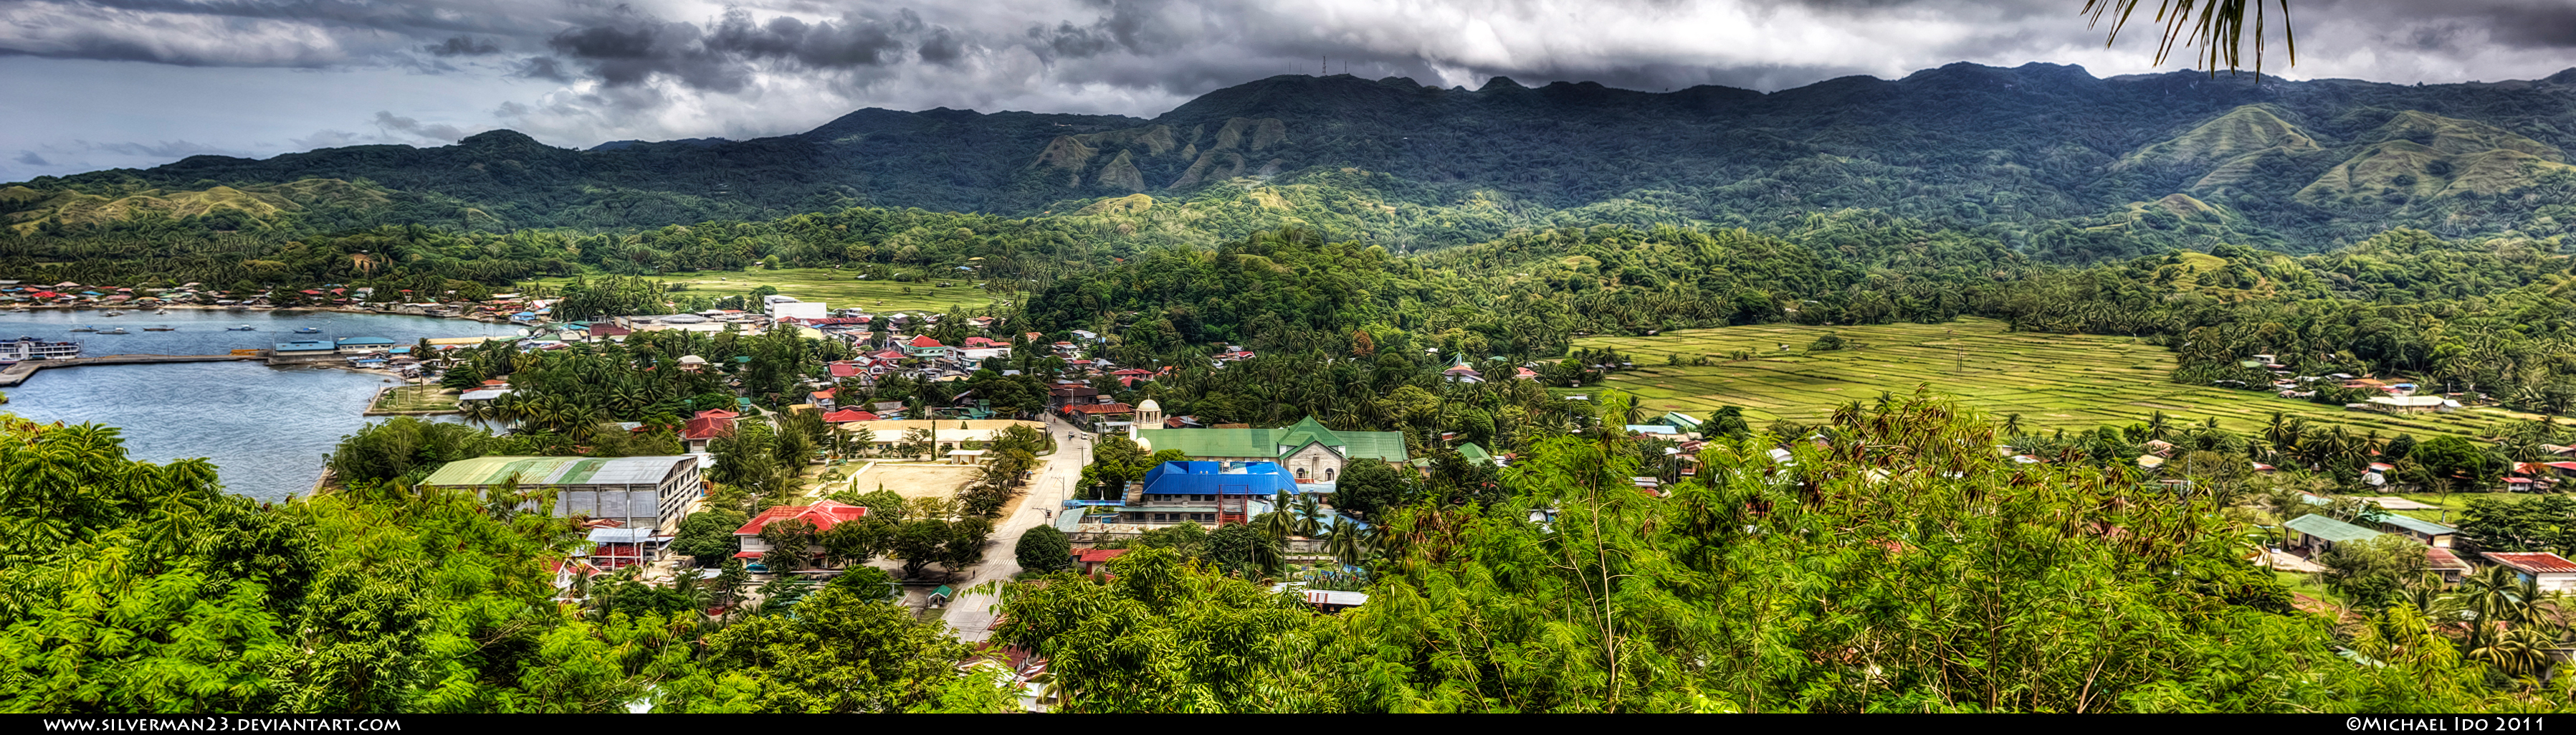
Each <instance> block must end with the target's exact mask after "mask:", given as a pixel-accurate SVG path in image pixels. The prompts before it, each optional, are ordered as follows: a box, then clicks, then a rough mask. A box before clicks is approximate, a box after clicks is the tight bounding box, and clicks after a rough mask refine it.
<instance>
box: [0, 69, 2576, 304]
mask: <svg viewBox="0 0 2576 735" xmlns="http://www.w3.org/2000/svg"><path fill="white" fill-rule="evenodd" d="M2570 146H2576V71H2571V72H2562V73H2560V74H2557V75H2553V76H2551V77H2548V78H2546V79H2541V80H2536V81H2513V82H2497V83H2468V84H2448V85H2419V86H2400V85H2392V84H2379V83H2371V82H2363V81H2355V80H2339V79H2329V80H2316V81H2305V82H2283V81H2279V80H2277V79H2274V80H2267V81H2263V82H2261V83H2259V84H2258V83H2257V82H2256V81H2255V79H2254V78H2253V77H2252V76H2251V75H2245V76H2209V75H2205V74H2196V73H2183V72H2177V73H2171V74H2159V75H2138V76H2123V77H2114V78H2109V79H2100V78H2095V77H2093V76H2091V75H2089V74H2087V73H2085V72H2084V71H2083V70H2082V69H2080V68H2076V67H2068V66H2053V65H2046V64H2031V65H2026V66H2022V67H2018V68H2011V69H2003V68H1994V67H1983V66H1977V65H1972V64H1964V63H1962V64H1953V65H1950V66H1946V67H1942V68H1939V69H1929V70H1925V71H1921V72H1917V73H1915V74H1913V75H1910V76H1907V77H1906V78H1904V79H1901V80H1896V81H1887V80H1880V79H1874V78H1868V77H1847V78H1843V79H1835V80H1830V81H1826V82H1820V83H1817V84H1813V85H1809V86H1806V87H1800V88H1796V89H1789V90H1782V91H1779V92H1774V93H1769V94H1762V93H1757V92H1753V91H1750V90H1742V89H1730V88H1720V87H1694V88H1690V89H1683V90H1674V91H1669V92H1646V91H1632V90H1621V89H1612V88H1608V87H1603V86H1601V85H1597V84H1591V83H1583V84H1567V83H1558V84H1551V85H1548V86H1545V87H1539V88H1529V87H1524V86H1522V85H1519V84H1517V83H1514V82H1513V81H1512V80H1510V79H1504V78H1496V79H1494V80H1492V81H1490V82H1489V83H1487V84H1486V85H1485V86H1484V87H1483V88H1482V89H1477V90H1467V89H1463V88H1449V89H1441V88H1437V87H1427V86H1422V85H1420V84H1418V83H1416V82H1414V81H1413V80H1409V79H1399V78H1389V79H1380V80H1375V81H1369V80H1363V79H1357V78H1353V77H1349V76H1331V77H1308V76H1280V77H1273V78H1270V79H1264V80H1260V81H1256V82H1251V83H1247V84H1243V85H1239V86H1235V87H1230V88H1226V89H1222V90H1218V91H1215V92H1211V93H1209V94H1207V95H1205V96H1203V97H1200V98H1199V99H1196V100H1193V101H1191V102H1189V103H1187V104H1184V105H1182V106H1180V107H1178V108H1175V109H1173V110H1171V111H1169V112H1166V113H1164V114H1162V115H1160V116H1158V117H1156V118H1154V119H1152V120H1143V119H1136V118H1127V117H1119V116H1098V115H1051V114H1036V113H1021V112H1004V113H996V114H983V113H977V112H973V111H957V110H946V109H940V110H931V111H926V112H897V111H889V110H880V109H868V110H861V111H858V112H854V113H851V114H849V115H847V116H844V117H842V118H841V119H838V120H834V121H832V122H831V123H828V124H825V125H823V126H821V127H818V128H815V129H814V130H811V131H808V132H805V133H800V134H795V135H786V136H779V137H774V138H763V139H758V140H751V141H722V140H712V139H697V140H687V141H672V142H665V143H639V142H633V141H620V142H617V143H611V144H606V145H602V146H599V147H597V148H595V149H592V150H587V151H580V150H571V149H564V148H556V147H552V146H549V145H545V144H543V143H541V142H539V141H536V140H534V139H531V138H528V137H527V136H524V135H520V134H518V133H514V132H510V131H494V132H489V133H484V134H481V135H476V136H474V137H471V138H467V139H465V140H463V141H460V142H459V143H457V144H455V145H451V146H445V147H437V148H426V149H420V148H412V147H409V146H360V147H352V148H336V149H325V150H318V151H312V152H307V153H296V154H288V155H283V156H278V157H276V158H271V159H267V160H258V161H254V160H248V159H239V158H226V157H219V156H198V157H193V158H189V159H187V160H183V161H180V162H177V163H173V164H170V165H166V166H161V167H157V168H153V169H148V170H139V171H138V170H113V171H101V172H95V173H89V174H81V175H77V176H70V177H62V178H54V177H47V178H42V179H38V180H35V181H30V182H25V183H22V184H18V185H13V186H8V187H0V216H6V217H7V219H8V223H9V224H10V225H11V227H10V229H11V231H12V232H13V233H15V234H17V235H18V236H20V237H31V238H46V237H62V236H74V237H78V236H94V235H97V234H99V233H103V232H115V231H130V230H133V229H136V228H149V227H152V226H155V225H156V224H157V223H165V222H171V221H179V222H192V223H196V224H199V225H201V226H202V227H204V228H207V229H211V230H216V231H238V230H245V229H261V228H277V227H286V228H291V229H299V230H307V231H311V230H329V229H335V228H344V227H352V226H365V225H376V224H413V223H417V224H424V225H432V226H447V227H454V228H462V229H475V230H484V231H507V230H512V229H522V228H530V227H571V228H579V229H582V230H590V231H596V230H603V229H608V230H618V229H626V230H631V229H639V228H651V227H660V226H666V225H675V224H691V223H696V222H702V221H707V220H713V219H743V218H749V219H768V218H776V217H783V216H789V215H793V214H798V213H804V212H814V211H823V210H829V209H838V208H843V207H847V206H852V205H871V206H878V207H888V208H907V207H918V208H923V209H928V210H933V211H957V212H976V213H984V214H990V215H1000V216H1005V217H1024V216H1033V215H1047V214H1065V213H1071V212H1074V211H1076V210H1081V209H1083V208H1085V207H1087V206H1088V207H1093V208H1095V209H1096V208H1097V206H1098V204H1099V203H1100V202H1103V201H1105V200H1108V199H1112V198H1117V197H1126V196H1130V195H1134V194H1140V193H1141V194H1147V195H1149V196H1151V197H1153V198H1154V199H1155V200H1157V201H1164V202H1168V201H1171V200H1174V199H1179V200H1184V201H1191V200H1199V201H1206V200H1211V198H1213V200H1222V201H1242V202H1250V203H1252V204H1253V205H1255V206H1277V207H1282V208H1286V207H1291V206H1294V205H1292V204H1289V203H1287V202H1285V201H1279V202H1277V203H1275V204H1274V203H1273V200H1274V199H1278V198H1282V197H1285V198H1293V197H1294V194H1293V192H1294V191H1296V189H1297V187H1303V188H1304V189H1305V190H1307V191H1308V193H1309V198H1310V199H1314V200H1321V201H1329V204H1326V205H1324V206H1322V207H1321V210H1322V212H1321V213H1322V214H1323V215H1324V216H1323V218H1322V219H1311V218H1310V219H1308V220H1306V221H1303V222H1292V223H1287V224H1309V225H1321V226H1337V227H1338V226H1350V227H1358V228H1367V229H1374V230H1378V231H1381V234H1382V235H1383V236H1384V237H1386V238H1388V239H1389V242H1390V244H1394V245H1398V246H1399V247H1400V248H1402V249H1411V248H1421V247H1435V246H1445V245H1452V244H1460V243H1471V242H1480V241H1484V240H1488V239H1492V238H1493V237H1495V236H1499V235H1500V234H1502V232H1503V231H1504V230H1506V229H1508V228H1509V227H1510V226H1514V225H1522V224H1530V222H1529V220H1550V219H1559V220H1562V219H1573V220H1580V221H1581V222H1580V223H1583V224H1592V223H1600V222H1627V223H1631V224H1652V223H1704V224H1715V225H1724V226H1744V227H1750V228H1753V229H1756V230H1768V229H1774V228H1781V227H1787V226H1791V225H1793V224H1794V221H1795V220H1797V219H1798V218H1800V217H1803V216H1804V215H1805V214H1807V213H1809V212H1812V211H1816V210H1831V209H1840V208H1867V209H1876V210H1881V211H1884V212H1887V213H1891V214H1896V215H1901V216H1905V217H1909V218H1915V219H1920V220H1924V221H1926V222H1930V223H1934V224H1936V225H1940V226H1944V227H1948V228H1954V229H1960V230H1971V231H1976V232H1978V233H1980V234H1982V235H1985V236H1987V237H1990V238H1992V239H1995V240H1997V241H1998V242H2001V243H2003V244H2005V245H2007V246H2009V247H2011V248H2013V249H2015V250H2019V251H2021V252H2024V253H2026V254H2030V255H2033V256H2037V257H2045V258H2050V259H2071V260H2090V259H2098V258H2105V257H2124V256H2128V255H2135V254H2140V253H2147V252H2156V251H2160V250H2165V249H2171V248H2174V247H2195V248H2201V249H2205V248H2207V247H2209V246H2211V245H2214V244H2216V243H2218V242H2235V243H2240V244H2256V245H2262V246H2266V247H2270V248H2274V249H2280V250H2284V251H2290V252H2312V251H2317V250H2322V249H2326V248H2328V247H2331V246H2333V245H2336V244H2344V243H2351V242H2357V241H2359V240H2360V239H2362V238H2366V237H2368V236H2370V235H2372V234H2375V233H2377V232H2379V231H2381V230H2385V229H2387V228H2390V227H2395V226H2412V227H2419V228H2424V229H2427V230H2430V231H2433V232H2435V233H2437V234H2442V235H2446V236H2473V235H2485V234H2500V233H2506V232H2518V233H2520V234H2525V235H2530V236H2537V237H2547V236H2551V235H2555V234H2558V233H2559V232H2561V231H2562V229H2563V228H2564V227H2565V226H2566V225H2565V223H2566V221H2568V220H2569V218H2570V217H2571V216H2576V168H2571V167H2570V166H2569V165H2568V163H2569V159H2568V158H2567V153H2566V150H2567V149H2568V148H2569V147H2570ZM1260 192H1268V193H1267V194H1256V193H1260ZM1273 195H1276V196H1273ZM1495 212H1505V213H1508V215H1507V216H1502V217H1497V216H1496V215H1495V214H1494V213H1495ZM1496 219H1503V220H1516V221H1515V222H1509V223H1504V224H1503V226H1502V227H1499V228H1498V227H1483V226H1478V225H1479V224H1480V222H1481V221H1485V220H1496ZM1462 221H1463V226H1462ZM1562 223H1563V222H1554V223H1551V222H1544V221H1542V222H1538V224H1562ZM1219 229H1220V230H1221V231H1216V232H1212V233H1210V234H1212V235H1213V237H1214V238H1217V239H1224V238H1234V237H1241V236H1243V235H1246V234H1249V232H1251V231H1253V228H1245V229H1237V230H1222V228H1219Z"/></svg>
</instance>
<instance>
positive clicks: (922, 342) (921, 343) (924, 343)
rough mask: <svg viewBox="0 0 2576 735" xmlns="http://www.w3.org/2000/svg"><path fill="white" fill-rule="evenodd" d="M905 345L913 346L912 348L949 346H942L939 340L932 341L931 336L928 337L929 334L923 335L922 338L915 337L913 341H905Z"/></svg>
mask: <svg viewBox="0 0 2576 735" xmlns="http://www.w3.org/2000/svg"><path fill="white" fill-rule="evenodd" d="M904 344H907V345H911V346H914V347H946V346H947V345H943V344H940V343H939V340H935V339H931V338H930V335H927V334H925V335H921V336H919V337H914V338H912V339H910V340H907V341H905V342H904Z"/></svg>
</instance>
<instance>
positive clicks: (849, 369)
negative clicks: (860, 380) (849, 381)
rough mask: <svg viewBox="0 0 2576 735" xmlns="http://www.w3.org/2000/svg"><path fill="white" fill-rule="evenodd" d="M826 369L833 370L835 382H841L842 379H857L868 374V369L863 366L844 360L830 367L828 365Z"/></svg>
mask: <svg viewBox="0 0 2576 735" xmlns="http://www.w3.org/2000/svg"><path fill="white" fill-rule="evenodd" d="M825 367H829V368H831V370H832V379H833V380H839V379H842V378H855V377H859V374H861V373H864V372H867V368H865V367H862V366H860V365H859V364H858V363H856V362H851V361H849V360H842V361H840V362H835V363H831V364H829V365H827V366H825Z"/></svg>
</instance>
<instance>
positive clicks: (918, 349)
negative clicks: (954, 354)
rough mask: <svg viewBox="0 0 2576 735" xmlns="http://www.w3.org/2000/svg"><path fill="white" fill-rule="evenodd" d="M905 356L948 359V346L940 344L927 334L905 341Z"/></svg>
mask: <svg viewBox="0 0 2576 735" xmlns="http://www.w3.org/2000/svg"><path fill="white" fill-rule="evenodd" d="M903 354H904V355H905V356H907V357H947V356H948V345H944V344H940V343H939V340H935V339H931V338H930V335H927V334H925V335H921V336H919V337H914V338H912V339H908V340H904V343H903Z"/></svg>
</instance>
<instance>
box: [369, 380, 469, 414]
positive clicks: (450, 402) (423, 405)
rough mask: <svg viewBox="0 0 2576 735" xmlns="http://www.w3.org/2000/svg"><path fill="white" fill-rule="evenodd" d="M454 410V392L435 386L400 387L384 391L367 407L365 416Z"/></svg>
mask: <svg viewBox="0 0 2576 735" xmlns="http://www.w3.org/2000/svg"><path fill="white" fill-rule="evenodd" d="M455 410H456V391H452V390H448V389H445V388H440V387H438V386H435V385H402V386H395V387H393V388H389V389H386V390H385V392H384V394H383V395H381V396H378V397H377V398H376V402H375V405H371V406H368V407H367V415H370V416H374V415H385V414H417V413H448V412H452V411H455Z"/></svg>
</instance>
